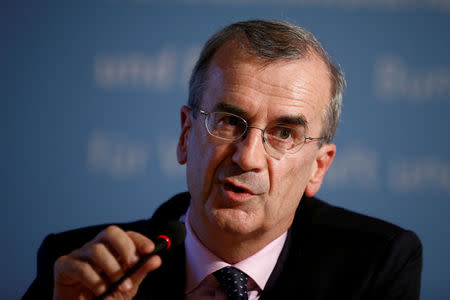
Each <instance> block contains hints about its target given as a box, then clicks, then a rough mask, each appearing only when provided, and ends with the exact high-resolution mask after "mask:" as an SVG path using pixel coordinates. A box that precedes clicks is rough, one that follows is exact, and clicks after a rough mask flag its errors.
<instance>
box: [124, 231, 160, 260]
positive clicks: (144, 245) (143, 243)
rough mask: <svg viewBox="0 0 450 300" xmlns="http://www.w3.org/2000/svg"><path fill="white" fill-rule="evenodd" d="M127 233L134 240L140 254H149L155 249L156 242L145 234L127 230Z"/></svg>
mask: <svg viewBox="0 0 450 300" xmlns="http://www.w3.org/2000/svg"><path fill="white" fill-rule="evenodd" d="M127 235H128V236H129V237H130V239H131V240H132V241H133V243H134V245H135V247H136V251H137V254H138V255H143V254H148V253H151V252H152V251H153V250H155V243H153V241H152V240H150V239H149V238H148V237H146V236H145V235H143V234H140V233H138V232H134V231H127Z"/></svg>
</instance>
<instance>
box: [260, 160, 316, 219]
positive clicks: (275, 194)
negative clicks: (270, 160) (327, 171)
mask: <svg viewBox="0 0 450 300" xmlns="http://www.w3.org/2000/svg"><path fill="white" fill-rule="evenodd" d="M297 155H298V153H297ZM285 159H286V158H285ZM312 166H313V160H312V159H311V158H306V157H301V158H300V159H287V160H286V161H277V162H274V164H272V165H270V167H269V168H270V169H269V173H270V181H271V192H270V197H271V199H275V200H274V201H272V204H273V205H274V206H278V209H277V210H278V211H282V212H286V211H288V213H289V211H291V210H293V209H294V208H296V207H297V205H298V202H299V201H300V199H301V197H302V195H303V192H304V191H305V188H306V185H307V184H308V181H309V178H310V175H311V170H312Z"/></svg>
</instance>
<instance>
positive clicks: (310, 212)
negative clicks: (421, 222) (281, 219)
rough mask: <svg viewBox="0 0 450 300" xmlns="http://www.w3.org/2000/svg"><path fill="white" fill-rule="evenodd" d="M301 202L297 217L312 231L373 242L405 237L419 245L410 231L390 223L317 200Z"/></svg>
mask: <svg viewBox="0 0 450 300" xmlns="http://www.w3.org/2000/svg"><path fill="white" fill-rule="evenodd" d="M303 201H304V203H302V204H303V205H302V206H301V209H299V212H298V215H299V216H301V217H304V218H308V221H309V222H310V224H311V227H312V229H313V230H317V231H321V232H330V234H334V235H335V234H342V235H354V236H364V237H370V239H373V240H374V241H389V240H392V239H394V238H396V237H399V236H402V235H406V237H407V238H409V239H411V242H418V243H420V241H419V239H418V238H417V236H416V235H415V234H414V233H413V232H412V231H409V230H405V229H403V228H401V227H400V226H397V225H395V224H392V223H390V222H387V221H384V220H381V219H378V218H374V217H370V216H367V215H364V214H361V213H357V212H353V211H350V210H348V209H345V208H341V207H337V206H334V205H331V204H328V203H326V202H324V201H322V200H319V199H317V198H304V199H302V202H303ZM302 210H303V211H302ZM414 240H416V241H414Z"/></svg>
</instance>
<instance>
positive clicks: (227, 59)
mask: <svg viewBox="0 0 450 300" xmlns="http://www.w3.org/2000/svg"><path fill="white" fill-rule="evenodd" d="M330 76H331V74H330V71H329V68H328V66H327V65H326V63H325V62H324V61H323V59H322V58H321V57H320V56H319V55H318V54H315V53H314V52H311V53H310V54H308V55H307V56H305V57H302V58H299V59H277V60H270V61H269V60H267V59H262V58H260V57H256V56H254V55H251V54H249V53H248V52H247V51H246V50H245V49H244V48H243V47H242V45H241V43H240V42H239V41H236V40H231V41H228V42H227V43H225V44H224V45H223V46H222V47H220V48H219V49H218V50H217V51H216V53H215V54H214V56H213V57H212V59H211V61H210V63H209V65H208V69H207V73H206V80H205V89H207V88H215V89H217V90H219V89H220V88H226V87H224V86H225V85H228V86H229V87H234V88H236V87H239V86H246V85H250V86H251V87H252V88H254V89H256V90H258V88H259V87H261V90H263V89H267V88H268V87H270V93H271V94H272V95H273V99H277V97H280V98H283V97H286V101H289V100H290V97H289V96H290V95H294V96H295V95H300V96H301V95H302V92H305V91H307V92H308V96H309V97H310V98H311V99H309V100H311V101H314V102H315V105H317V106H318V107H320V108H322V109H325V107H326V106H327V104H328V102H329V101H330V98H331V92H332V86H331V85H332V82H331V77H330ZM220 85H223V86H220ZM255 92H256V91H255ZM305 95H306V94H305ZM294 98H295V97H292V99H294ZM204 104H206V103H204Z"/></svg>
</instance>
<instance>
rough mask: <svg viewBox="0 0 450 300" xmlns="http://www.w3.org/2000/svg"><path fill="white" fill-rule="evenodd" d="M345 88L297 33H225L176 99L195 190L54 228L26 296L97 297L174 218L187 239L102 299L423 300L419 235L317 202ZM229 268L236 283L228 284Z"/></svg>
mask: <svg viewBox="0 0 450 300" xmlns="http://www.w3.org/2000/svg"><path fill="white" fill-rule="evenodd" d="M344 86H345V80H344V77H343V74H342V73H341V71H340V70H339V69H338V68H337V67H336V66H335V65H333V63H332V62H331V61H330V59H329V57H328V56H327V54H326V52H325V51H324V50H323V49H322V47H321V45H320V44H319V43H318V42H317V40H316V39H315V38H314V36H312V35H311V34H310V33H309V32H307V31H305V30H304V29H301V28H298V27H296V26H293V25H290V24H287V23H283V22H272V21H248V22H240V23H236V24H232V25H230V26H228V27H226V28H224V29H222V30H221V31H219V32H218V33H217V34H215V35H214V36H213V37H212V38H211V39H210V40H209V41H208V42H207V43H206V45H205V47H204V49H203V51H202V53H201V55H200V58H199V61H198V62H197V64H196V66H195V68H194V71H193V74H192V77H191V81H190V95H189V105H188V106H183V107H182V108H181V134H180V138H179V143H178V147H177V157H178V161H179V163H181V164H186V178H187V185H188V189H189V193H184V194H181V195H177V196H175V197H174V198H172V199H171V200H169V201H168V202H166V203H165V204H163V205H162V206H161V207H160V208H159V209H158V210H157V211H156V212H155V214H154V216H153V217H152V219H151V220H149V221H138V222H135V223H131V224H121V225H119V226H108V227H107V226H97V227H91V228H85V229H80V230H75V231H72V232H68V233H63V234H59V235H50V236H49V237H47V238H46V240H45V241H44V243H43V245H42V246H41V249H40V251H39V259H38V275H37V278H36V280H35V281H34V282H33V284H32V286H31V287H30V288H29V290H28V292H27V294H26V295H25V297H24V298H30V299H31V298H33V297H34V298H33V299H37V298H39V299H50V298H51V297H53V299H94V298H95V297H96V296H99V295H101V294H102V293H103V292H104V291H105V290H106V289H107V287H108V286H109V285H110V284H111V283H112V282H115V281H117V279H118V278H120V277H121V276H122V275H123V274H124V272H125V270H127V269H128V268H130V267H131V266H132V265H134V264H135V263H136V262H137V261H138V260H139V258H140V257H141V256H142V255H144V254H147V253H150V252H152V251H153V248H154V244H153V242H152V240H151V239H149V238H148V237H147V236H146V235H151V234H155V233H157V229H156V225H155V224H161V223H164V222H168V221H169V220H182V221H183V222H184V223H185V224H186V229H187V236H186V240H185V243H184V244H183V245H181V246H179V247H175V248H173V249H172V250H169V251H168V252H167V253H165V254H163V255H161V256H153V257H152V258H151V259H150V260H149V261H148V262H147V263H146V264H145V265H144V266H143V267H141V268H140V269H139V271H138V272H137V273H135V274H134V275H132V276H131V277H130V278H128V279H127V280H125V281H124V282H123V283H122V284H121V285H120V286H119V288H118V289H117V290H116V291H115V292H114V293H113V294H111V295H110V297H111V298H110V299H183V298H185V299H226V298H227V297H228V299H247V297H248V299H275V298H280V299H418V297H419V296H418V295H419V290H420V273H421V266H422V248H421V244H420V241H419V240H418V238H417V237H416V236H415V235H414V233H412V232H410V231H406V230H403V229H401V228H399V227H397V226H395V225H392V224H388V223H386V222H383V221H380V220H376V219H373V218H369V217H366V216H362V215H359V214H356V213H352V212H349V211H347V210H344V209H340V208H336V207H333V206H331V205H329V204H326V203H324V202H322V201H320V200H318V199H315V198H313V196H314V195H315V194H316V193H317V191H318V190H319V188H320V186H321V183H322V180H323V177H324V175H325V173H326V171H327V170H328V168H329V166H330V165H331V163H332V161H333V158H334V156H335V153H336V146H335V145H334V144H332V143H331V141H332V139H333V136H334V133H335V131H336V127H337V123H338V120H339V114H340V107H341V102H342V92H343V89H344ZM55 261H56V262H55ZM230 266H231V267H233V268H230ZM227 272H231V273H232V274H233V276H237V277H236V278H239V280H236V281H239V282H243V284H240V285H238V286H233V287H232V288H231V289H230V286H229V285H230V284H228V283H230V282H231V281H227V279H225V280H224V277H227V276H228V275H227V274H231V273H227ZM230 276H231V275H230ZM224 281H225V282H224ZM232 281H233V280H232ZM239 294H241V295H239ZM235 296H237V297H238V298H233V297H235ZM239 297H240V298H239Z"/></svg>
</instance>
